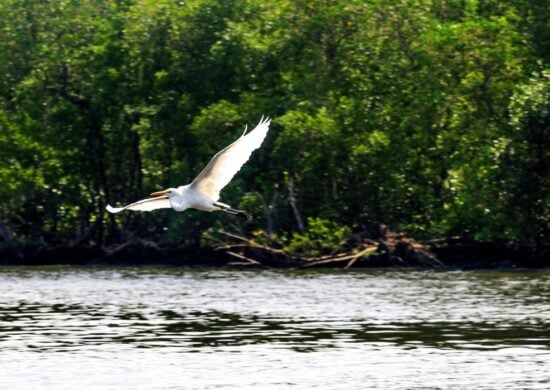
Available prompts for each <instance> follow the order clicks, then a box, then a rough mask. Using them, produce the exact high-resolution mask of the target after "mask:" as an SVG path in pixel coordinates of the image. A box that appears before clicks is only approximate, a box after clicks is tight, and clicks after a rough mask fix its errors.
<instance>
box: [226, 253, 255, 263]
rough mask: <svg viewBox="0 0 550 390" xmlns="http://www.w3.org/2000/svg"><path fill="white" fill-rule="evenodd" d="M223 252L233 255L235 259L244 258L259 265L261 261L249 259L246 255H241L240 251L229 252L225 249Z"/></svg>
mask: <svg viewBox="0 0 550 390" xmlns="http://www.w3.org/2000/svg"><path fill="white" fill-rule="evenodd" d="M225 253H227V254H228V255H229V256H233V257H236V258H237V259H241V260H244V261H246V262H248V263H250V264H257V265H261V263H260V262H259V261H256V260H254V259H251V258H250V257H246V256H244V255H241V254H240V253H236V252H231V251H226V252H225Z"/></svg>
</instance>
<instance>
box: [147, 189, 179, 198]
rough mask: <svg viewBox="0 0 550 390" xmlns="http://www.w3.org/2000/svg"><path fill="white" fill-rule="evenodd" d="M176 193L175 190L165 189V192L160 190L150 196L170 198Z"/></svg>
mask: <svg viewBox="0 0 550 390" xmlns="http://www.w3.org/2000/svg"><path fill="white" fill-rule="evenodd" d="M175 193H176V189H175V188H167V189H165V190H162V191H157V192H153V193H152V194H151V196H166V195H168V196H172V195H174V194H175Z"/></svg>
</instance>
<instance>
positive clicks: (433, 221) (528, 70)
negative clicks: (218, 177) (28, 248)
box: [0, 0, 550, 253]
mask: <svg viewBox="0 0 550 390" xmlns="http://www.w3.org/2000/svg"><path fill="white" fill-rule="evenodd" d="M547 20H548V7H547V6H546V4H545V3H544V2H541V1H539V0H520V1H515V2H497V1H492V0H491V1H485V2H479V1H467V2H460V1H435V2H434V1H427V0H397V1H386V0H377V1H371V2H365V1H359V0H336V1H329V2H326V1H325V2H312V1H303V0H276V1H272V2H265V1H259V0H245V1H227V0H189V1H185V2H178V1H172V0H162V1H150V0H122V1H121V0H79V1H68V0H55V1H54V0H46V1H40V2H36V1H29V0H5V1H2V2H0V73H1V74H2V77H1V78H0V212H1V213H2V216H3V219H4V222H5V223H7V224H8V225H9V226H10V228H11V229H12V230H13V231H14V233H15V235H16V236H17V238H18V239H20V240H36V241H39V242H41V241H45V242H69V241H72V240H78V239H80V238H82V237H84V238H86V239H87V240H88V241H90V242H94V243H102V242H104V241H105V240H107V241H115V240H120V239H123V238H125V237H131V236H146V237H152V238H153V239H158V240H169V241H176V242H180V243H184V244H189V245H192V244H195V243H199V242H200V240H201V234H202V232H205V231H208V232H212V231H214V230H216V229H221V228H223V227H225V228H227V229H238V230H239V229H241V230H243V231H244V232H245V233H246V232H250V231H253V230H258V229H261V230H264V231H268V232H272V233H273V234H278V235H279V236H287V237H290V239H289V240H290V241H289V244H288V245H289V248H290V249H291V250H295V251H300V250H304V251H314V252H319V253H320V252H322V251H324V250H325V249H326V248H327V247H328V246H331V245H333V246H338V245H340V242H341V240H342V236H341V234H344V233H345V234H347V233H349V230H348V228H344V227H343V226H365V225H366V224H367V223H368V222H369V221H379V222H382V223H384V224H387V225H389V226H390V227H391V228H394V229H399V230H404V231H406V232H408V233H411V234H413V235H414V236H416V237H433V236H441V235H443V236H445V235H460V236H468V237H474V238H478V239H489V240H498V239H503V240H507V241H513V242H518V243H523V244H528V245H531V246H541V245H543V243H544V239H545V237H548V235H549V231H548V230H549V228H548V225H549V220H550V212H549V210H548V204H549V202H548V199H549V196H550V195H549V193H548V191H549V187H550V183H549V182H548V178H549V177H550V174H549V168H548V161H549V156H548V151H549V150H550V147H549V145H548V139H550V137H549V134H548V129H549V128H550V125H549V123H548V111H549V108H548V104H549V100H550V99H549V97H548V94H549V92H548V84H549V83H548V81H549V79H548V59H549V57H548V47H549V45H548V36H549V33H550V32H549V28H548V23H547ZM262 114H267V115H270V116H271V117H273V118H274V121H273V123H272V131H271V132H270V134H269V137H268V139H267V140H266V142H265V144H264V146H263V147H262V149H261V150H259V151H258V152H256V153H255V154H254V155H253V159H252V161H251V162H250V163H249V164H247V165H246V166H245V167H244V168H243V170H242V171H241V172H240V173H239V175H237V177H236V178H235V180H234V181H233V182H232V183H231V185H230V186H229V187H228V188H227V189H226V190H225V191H224V192H223V201H225V202H226V203H229V204H233V205H239V204H240V207H245V208H247V209H250V211H251V212H252V214H254V217H255V219H254V221H253V222H252V223H249V224H244V223H243V222H242V221H238V222H237V221H235V220H233V219H231V218H230V216H225V215H223V216H220V215H213V214H206V213H198V212H189V213H186V214H184V215H178V214H175V213H170V212H168V211H166V212H165V211H159V212H156V213H148V214H139V213H128V214H123V215H117V216H112V215H106V213H105V211H104V207H105V205H106V204H107V203H117V204H118V203H125V202H130V201H134V200H136V199H139V198H141V197H142V196H143V195H144V194H147V193H149V192H151V191H153V190H157V189H160V188H166V187H168V186H175V185H179V184H183V183H185V182H188V181H190V180H191V179H192V178H193V177H194V175H196V174H197V173H198V171H200V169H201V168H202V167H203V166H204V165H205V164H206V163H207V162H208V161H209V159H210V158H211V157H212V154H213V153H215V152H216V151H217V150H219V149H220V148H222V147H223V146H225V145H226V144H228V143H229V142H231V141H232V140H233V139H235V138H236V137H237V136H238V135H239V134H240V133H241V131H242V130H243V126H244V124H245V123H247V124H248V125H249V126H254V124H255V123H256V122H257V121H258V119H259V117H260V116H261V115H262ZM289 187H292V190H293V191H289ZM291 192H292V193H293V195H294V198H295V203H294V205H295V207H296V208H297V210H298V213H299V214H300V215H299V216H297V215H296V210H293V208H292V207H291V205H290V203H291V202H290V198H291V195H290V193H291ZM14 193H17V194H20V195H18V196H13V194H14ZM243 194H244V195H243ZM226 217H227V218H226ZM299 218H303V219H305V220H307V221H309V222H308V224H307V225H308V227H307V230H306V231H305V232H304V233H300V234H299V233H295V232H296V231H297V229H298V222H297V220H298V219H299ZM329 221H332V222H329ZM330 230H332V231H331V232H329V231H330ZM209 234H210V233H209ZM322 241H325V243H322Z"/></svg>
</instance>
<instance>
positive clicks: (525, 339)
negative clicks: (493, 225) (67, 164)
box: [0, 268, 550, 389]
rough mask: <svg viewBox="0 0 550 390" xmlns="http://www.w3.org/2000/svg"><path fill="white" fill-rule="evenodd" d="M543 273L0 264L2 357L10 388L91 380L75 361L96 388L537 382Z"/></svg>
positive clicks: (545, 341) (546, 278) (548, 287)
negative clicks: (31, 369)
mask: <svg viewBox="0 0 550 390" xmlns="http://www.w3.org/2000/svg"><path fill="white" fill-rule="evenodd" d="M549 282H550V272H536V273H535V272H532V273H522V272H509V273H505V272H417V271H409V272H403V271H390V270H387V271H364V272H343V271H330V272H328V271H327V272H322V271H316V272H310V271H308V272H307V273H300V272H290V271H286V272H268V271H258V272H248V271H247V272H243V271H220V270H181V269H170V268H164V269H117V270H106V269H70V268H69V269H63V268H50V269H48V268H46V269H29V268H27V269H19V268H4V269H0V286H1V287H2V294H1V296H0V364H1V365H0V367H6V368H9V370H7V371H6V372H8V373H11V374H12V376H11V377H10V376H8V377H7V378H8V380H7V381H6V382H5V384H6V385H10V387H9V388H14V386H15V387H24V386H25V385H28V386H29V388H32V387H31V386H35V385H43V386H46V387H48V386H51V387H52V388H59V387H60V386H67V387H70V386H71V385H74V384H76V383H80V384H82V383H84V384H85V383H86V380H85V378H84V382H82V381H83V378H82V371H81V370H88V371H89V370H94V371H95V372H96V375H94V376H93V377H90V378H88V379H89V382H88V385H89V386H90V387H94V386H99V387H102V385H101V383H103V384H107V383H108V384H110V385H112V386H114V387H117V388H120V387H127V388H135V387H136V386H138V387H139V386H145V388H182V386H183V388H211V387H216V388H218V387H222V388H223V387H225V386H227V387H231V386H235V388H247V387H249V388H257V387H262V386H263V387H277V386H280V387H281V388H285V387H286V386H288V385H292V384H294V385H298V386H300V387H301V388H308V387H309V388H315V387H317V388H340V386H341V388H347V389H350V388H358V389H359V388H365V387H370V388H376V387H378V388H387V387H388V386H391V387H392V388H411V387H416V386H420V387H422V386H424V387H426V386H427V387H430V386H435V387H443V388H445V387H455V388H456V387H457V386H458V387H459V388H460V387H464V388H471V387H474V386H476V387H478V388H483V386H486V387H487V388H494V387H502V386H511V387H514V386H515V387H519V388H521V387H529V388H537V387H539V388H544V387H545V386H546V384H547V382H546V381H547V380H548V379H549V377H548V374H547V371H548V366H547V365H548V364H549V363H550V359H549V357H550V348H549V345H550V328H549V326H548V323H549V320H550V283H549ZM132 359H146V360H147V364H146V365H143V362H142V363H140V366H141V368H138V367H136V366H135V362H132ZM98 362H101V364H98ZM125 362H128V364H126V363H125ZM130 362H132V363H130ZM105 364H107V366H108V367H109V369H106V368H105V367H106V366H105ZM26 367H37V369H38V370H43V371H42V372H40V371H36V372H34V373H31V374H29V372H28V370H26ZM190 367H193V369H192V370H191V369H190ZM186 369H187V370H188V371H185V370H186ZM208 369H210V372H209V371H208ZM0 370H1V369H0ZM178 370H180V371H178ZM274 370H275V371H276V372H277V373H278V374H277V375H276V376H274V375H273V373H274V372H275V371H274ZM248 371H250V374H249V375H245V376H242V375H236V373H239V372H248ZM177 372H179V374H177ZM213 373H215V374H214V376H213ZM21 375H25V377H26V378H27V379H29V377H30V379H29V380H27V381H25V382H22V381H21ZM174 375H175V376H174ZM182 375H184V377H185V385H184V384H183V383H182V382H181V378H182ZM10 378H11V379H10ZM342 378H346V379H345V380H344V381H343V380H342ZM282 379H285V380H282ZM33 380H34V381H35V382H34V384H33ZM10 381H11V382H10ZM78 381H79V382H78ZM144 381H145V382H144ZM366 383H368V385H366ZM115 385H116V386H115Z"/></svg>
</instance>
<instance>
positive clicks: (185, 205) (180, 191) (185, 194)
mask: <svg viewBox="0 0 550 390" xmlns="http://www.w3.org/2000/svg"><path fill="white" fill-rule="evenodd" d="M270 122H271V120H270V119H269V118H265V119H264V118H263V117H262V119H261V120H260V123H258V125H257V126H256V127H255V128H254V130H252V131H250V132H249V133H246V128H245V130H244V133H243V135H242V136H241V137H240V138H239V139H237V140H236V141H235V142H233V143H232V144H231V145H229V146H227V147H226V148H225V149H222V150H221V151H219V152H218V153H217V154H216V155H215V156H214V157H213V158H212V160H210V162H209V163H208V165H207V166H206V167H205V168H204V169H203V170H202V172H201V173H200V174H199V175H198V176H197V177H196V178H195V180H193V182H192V183H191V184H187V185H184V186H179V187H178V188H168V189H166V190H163V191H158V192H153V193H152V194H151V196H152V198H147V199H142V200H140V201H137V202H135V203H132V204H129V205H127V206H124V207H111V206H110V205H108V206H107V211H109V212H110V213H118V212H121V211H122V210H133V211H151V210H156V209H166V208H170V207H171V208H173V209H174V210H176V211H184V210H187V209H189V208H194V209H198V210H203V211H224V212H226V213H230V214H234V215H240V216H243V217H246V218H248V219H251V217H250V215H248V214H247V213H246V212H245V211H243V210H237V209H233V208H231V206H229V205H227V204H225V203H221V202H218V200H219V199H220V191H221V190H222V189H223V188H224V187H225V186H226V185H227V184H229V182H230V181H231V179H232V178H233V176H235V174H236V173H237V172H238V171H239V169H241V167H242V166H243V165H244V163H245V162H247V161H248V159H249V158H250V155H251V154H252V152H253V151H254V150H256V149H258V148H259V147H260V145H261V144H262V142H263V140H264V138H265V136H266V134H267V131H268V130H269V124H270Z"/></svg>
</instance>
